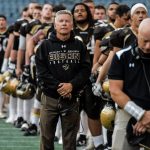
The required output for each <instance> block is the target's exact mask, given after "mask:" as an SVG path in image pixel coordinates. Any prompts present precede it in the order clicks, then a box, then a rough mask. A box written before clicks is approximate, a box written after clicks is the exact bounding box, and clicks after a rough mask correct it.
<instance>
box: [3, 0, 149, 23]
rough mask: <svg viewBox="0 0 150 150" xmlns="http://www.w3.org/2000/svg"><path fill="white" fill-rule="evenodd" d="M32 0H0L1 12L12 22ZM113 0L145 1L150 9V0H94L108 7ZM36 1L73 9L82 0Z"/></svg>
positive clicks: (122, 1) (129, 3) (124, 0)
mask: <svg viewBox="0 0 150 150" xmlns="http://www.w3.org/2000/svg"><path fill="white" fill-rule="evenodd" d="M31 1H33V0H0V4H1V5H0V14H4V15H5V16H6V17H7V18H8V23H12V22H14V21H15V20H16V19H17V18H19V16H20V12H21V10H22V9H23V8H24V7H25V6H27V5H28V3H29V2H31ZM111 1H115V2H119V3H124V4H128V5H129V6H132V5H133V4H134V3H138V2H141V3H145V4H146V6H147V7H148V8H149V9H150V0H134V1H131V0H101V1H99V0H94V2H95V4H103V5H104V6H106V7H107V5H108V3H110V2H111ZM34 2H38V3H40V4H43V3H46V2H50V3H52V4H54V5H57V4H60V3H63V4H64V5H65V6H67V8H68V9H71V8H72V7H73V5H74V4H75V3H77V2H81V0H34Z"/></svg>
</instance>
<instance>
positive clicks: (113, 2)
mask: <svg viewBox="0 0 150 150" xmlns="http://www.w3.org/2000/svg"><path fill="white" fill-rule="evenodd" d="M110 5H119V3H117V2H115V1H112V2H110V3H109V4H108V6H107V9H108V8H109V7H110Z"/></svg>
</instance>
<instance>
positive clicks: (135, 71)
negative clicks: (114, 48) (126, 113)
mask: <svg viewBox="0 0 150 150" xmlns="http://www.w3.org/2000/svg"><path fill="white" fill-rule="evenodd" d="M131 49H132V47H131V46H130V47H128V48H126V49H123V50H120V51H118V52H117V53H116V54H115V56H114V58H113V61H112V64H111V67H110V69H109V73H108V77H109V79H112V80H123V81H124V85H123V91H124V92H125V93H126V94H127V95H128V96H129V97H130V99H131V100H133V101H134V102H135V103H136V104H137V105H139V106H141V107H142V108H144V109H146V110H150V91H149V90H150V89H149V88H150V87H149V83H150V59H142V58H140V59H136V58H135V56H133V54H132V50H131ZM148 57H149V58H150V56H148ZM142 63H143V64H144V68H143V64H142ZM144 69H145V73H144Z"/></svg>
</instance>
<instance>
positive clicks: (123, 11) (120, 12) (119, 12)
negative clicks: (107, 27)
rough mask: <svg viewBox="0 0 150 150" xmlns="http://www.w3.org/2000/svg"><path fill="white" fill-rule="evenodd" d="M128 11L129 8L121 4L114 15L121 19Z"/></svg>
mask: <svg viewBox="0 0 150 150" xmlns="http://www.w3.org/2000/svg"><path fill="white" fill-rule="evenodd" d="M129 11H130V7H129V6H128V5H126V4H121V5H119V6H118V7H117V9H116V15H118V16H120V17H122V16H123V15H124V14H126V13H128V12H129Z"/></svg>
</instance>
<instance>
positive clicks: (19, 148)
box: [0, 119, 83, 150]
mask: <svg viewBox="0 0 150 150" xmlns="http://www.w3.org/2000/svg"><path fill="white" fill-rule="evenodd" d="M39 144H40V140H39V136H28V137H25V136H23V132H22V131H20V129H18V128H15V127H14V126H13V125H12V124H7V123H5V120H3V119H0V150H39V149H40V148H39ZM55 150H62V145H60V144H58V143H57V142H56V143H55ZM77 150H83V147H81V148H77Z"/></svg>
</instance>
